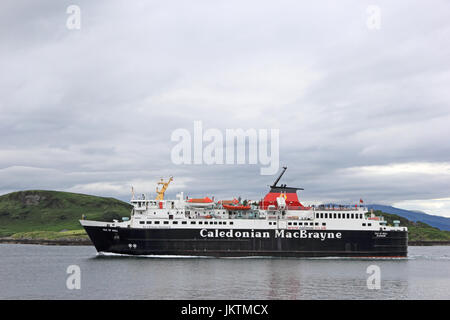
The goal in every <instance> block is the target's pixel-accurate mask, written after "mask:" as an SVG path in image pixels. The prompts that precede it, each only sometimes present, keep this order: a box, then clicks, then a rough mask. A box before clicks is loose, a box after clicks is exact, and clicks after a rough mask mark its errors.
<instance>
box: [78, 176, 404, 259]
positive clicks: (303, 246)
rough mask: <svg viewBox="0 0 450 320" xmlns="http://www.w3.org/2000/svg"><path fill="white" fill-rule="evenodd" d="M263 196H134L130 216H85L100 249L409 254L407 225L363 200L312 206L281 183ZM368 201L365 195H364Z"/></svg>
mask: <svg viewBox="0 0 450 320" xmlns="http://www.w3.org/2000/svg"><path fill="white" fill-rule="evenodd" d="M286 169H287V167H283V170H282V172H281V173H280V175H279V176H278V178H277V179H276V180H275V182H274V183H273V184H272V185H271V186H270V190H269V192H268V193H267V194H266V196H265V197H264V199H263V200H262V201H258V202H255V201H253V202H248V203H241V202H240V201H238V200H236V199H234V200H231V201H230V200H228V201H227V200H223V201H215V200H214V198H212V199H211V198H208V197H205V198H199V199H188V198H187V197H185V196H184V195H183V193H180V194H178V195H177V196H176V199H173V200H166V199H164V193H165V191H166V190H167V188H168V186H169V184H170V182H171V181H173V178H172V177H171V178H170V179H169V180H168V181H167V182H166V181H163V180H162V179H161V181H159V182H158V184H160V185H162V188H161V189H160V190H158V187H157V188H156V193H157V196H156V198H155V199H146V197H145V196H142V197H141V198H139V199H135V198H134V194H133V196H132V200H131V204H132V206H133V209H132V211H131V216H130V217H129V218H128V217H124V218H122V220H123V221H119V220H114V221H112V222H101V221H90V220H80V223H81V225H82V226H83V227H84V228H85V230H86V232H87V234H88V235H89V237H90V239H91V240H92V243H93V244H94V246H95V248H96V249H97V251H98V252H99V253H113V254H125V255H150V256H199V257H201V256H212V257H255V256H256V257H259V256H270V257H360V258H361V257H388V258H402V257H407V251H408V230H407V228H406V227H402V226H399V222H398V221H394V226H388V225H387V222H386V221H385V220H384V219H383V217H381V216H375V215H374V214H373V212H369V211H368V210H367V208H365V207H363V206H362V205H361V204H359V206H358V205H355V206H350V207H349V206H332V205H328V206H327V205H321V206H305V205H303V204H302V203H300V201H299V199H298V195H297V192H298V191H299V190H303V189H302V188H295V187H288V186H286V185H285V184H284V185H283V184H281V185H278V182H279V181H280V179H281V177H282V176H283V174H284V173H285V171H286ZM361 202H362V201H361Z"/></svg>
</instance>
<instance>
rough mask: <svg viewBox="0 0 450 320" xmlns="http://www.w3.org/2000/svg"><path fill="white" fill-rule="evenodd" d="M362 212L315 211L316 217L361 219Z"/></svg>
mask: <svg viewBox="0 0 450 320" xmlns="http://www.w3.org/2000/svg"><path fill="white" fill-rule="evenodd" d="M363 217H364V216H363V214H362V213H336V212H334V213H331V212H330V213H316V218H317V219H363Z"/></svg>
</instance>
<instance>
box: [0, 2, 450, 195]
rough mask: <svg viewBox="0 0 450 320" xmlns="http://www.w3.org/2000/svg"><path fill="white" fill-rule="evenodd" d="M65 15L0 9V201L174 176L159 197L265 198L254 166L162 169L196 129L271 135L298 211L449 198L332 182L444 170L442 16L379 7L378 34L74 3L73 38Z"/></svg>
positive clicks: (382, 182)
mask: <svg viewBox="0 0 450 320" xmlns="http://www.w3.org/2000/svg"><path fill="white" fill-rule="evenodd" d="M69 4H72V3H70V2H68V1H61V2H58V3H55V2H54V1H43V0H42V1H38V2H36V3H34V2H33V3H30V2H21V1H4V2H2V4H1V5H0V7H1V10H0V12H1V15H0V25H1V26H2V28H0V29H1V30H2V31H0V37H1V41H0V48H1V51H0V68H1V70H2V73H1V76H0V95H1V99H0V111H1V112H0V136H1V137H2V138H1V140H0V154H1V157H0V175H1V178H2V179H1V180H0V192H8V191H12V190H20V189H31V188H48V189H60V190H61V189H63V190H71V191H77V190H78V191H83V190H85V191H89V192H92V193H96V194H100V195H113V196H116V197H119V198H121V199H124V200H126V199H128V197H129V194H128V189H129V184H130V183H133V181H135V182H136V181H138V182H140V181H150V182H152V181H153V182H156V180H157V179H159V178H160V177H161V176H168V175H174V176H175V179H176V180H177V179H179V181H180V185H179V187H180V188H178V187H176V188H175V187H174V188H175V189H174V190H172V191H170V189H169V195H170V196H173V195H174V193H175V192H178V191H180V189H181V187H185V190H184V191H185V193H188V194H190V195H199V196H201V195H202V194H209V195H215V196H216V197H227V198H229V197H232V196H237V195H241V196H244V197H252V198H260V197H261V196H263V195H264V193H265V192H266V190H267V185H268V184H270V183H272V180H273V179H274V177H272V176H260V175H259V169H260V166H259V165H222V166H220V165H211V166H206V165H190V166H189V165H184V166H176V165H174V164H172V163H171V161H170V151H171V148H172V147H173V145H174V143H173V142H171V141H170V135H171V133H172V132H173V130H175V129H177V128H186V129H188V130H189V131H191V132H192V128H193V121H195V120H201V121H202V123H203V126H204V128H205V129H206V128H218V129H220V130H222V131H224V130H225V129H227V128H244V129H246V128H256V129H258V128H268V129H271V128H279V129H280V157H281V164H280V165H284V164H286V165H288V166H289V169H288V172H287V174H286V177H285V178H284V180H285V183H287V184H288V185H294V186H297V185H298V186H300V187H304V188H305V191H304V192H302V193H301V195H302V197H304V198H305V199H306V200H308V201H313V200H319V201H320V200H323V201H327V200H333V201H339V200H341V201H342V202H345V201H347V202H351V201H354V199H357V200H359V198H360V197H363V198H367V197H368V198H369V199H372V200H373V201H374V202H375V201H376V202H384V203H394V202H398V201H401V200H405V199H426V198H438V197H448V195H449V193H450V188H449V187H450V186H449V185H448V183H447V179H446V178H447V176H443V177H440V176H439V175H432V176H429V175H423V174H420V173H417V174H400V175H392V176H378V177H376V176H361V175H358V176H352V175H350V174H348V172H347V171H345V170H344V171H342V170H343V169H345V168H352V167H359V166H369V165H389V164H392V163H410V162H430V163H438V162H448V161H449V158H450V150H449V147H448V143H447V137H448V136H450V129H449V126H448V123H449V120H450V119H449V118H450V112H449V111H450V107H449V102H450V101H449V100H450V96H449V94H448V90H447V88H448V84H449V83H448V82H449V66H450V65H449V61H448V58H447V57H448V56H449V53H450V52H449V51H450V47H449V44H448V41H445V39H448V36H449V32H450V24H449V22H448V14H447V12H448V5H447V4H446V3H445V2H442V1H433V4H432V6H433V10H429V5H426V4H424V3H422V2H420V1H413V2H410V1H399V2H395V3H392V2H389V1H381V2H379V3H378V4H377V5H379V7H380V8H381V14H382V16H381V18H382V20H381V23H382V24H381V29H380V30H379V31H371V30H369V29H367V27H366V18H367V13H366V7H367V4H363V3H358V2H352V1H345V2H339V4H338V3H336V2H333V1H329V2H326V3H321V4H312V3H310V4H300V3H298V2H296V1H281V2H277V3H276V4H275V3H274V2H271V1H258V2H256V1H254V2H248V3H245V4H244V3H242V2H237V1H231V2H228V1H227V2H215V1H202V2H197V3H185V2H182V1H173V2H167V3H157V2H144V1H142V2H136V3H134V4H132V5H124V3H123V2H122V1H95V2H92V1H80V2H79V6H80V7H81V12H82V28H81V30H79V31H69V30H67V29H66V28H65V20H66V18H67V14H66V12H65V9H66V8H67V6H68V5H69ZM27 175H29V176H30V177H31V178H30V179H27V178H26V177H27ZM140 185H141V186H142V187H145V188H149V189H150V190H140V191H141V192H153V187H150V186H149V185H147V184H144V183H142V184H140ZM150 185H151V183H150ZM120 186H122V187H120ZM102 187H104V189H103V190H102ZM125 190H126V191H125Z"/></svg>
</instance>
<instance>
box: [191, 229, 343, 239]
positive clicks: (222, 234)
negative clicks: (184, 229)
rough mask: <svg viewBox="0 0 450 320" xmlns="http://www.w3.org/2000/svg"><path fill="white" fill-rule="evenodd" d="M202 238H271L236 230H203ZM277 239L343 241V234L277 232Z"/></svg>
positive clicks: (259, 233)
mask: <svg viewBox="0 0 450 320" xmlns="http://www.w3.org/2000/svg"><path fill="white" fill-rule="evenodd" d="M200 236H201V237H202V238H265V239H269V238H271V236H270V232H269V231H255V230H254V229H252V230H250V231H234V230H227V231H225V230H218V229H215V230H208V229H201V230H200ZM274 237H275V238H286V239H318V240H320V241H325V240H326V239H342V233H341V232H330V231H327V232H323V231H309V232H308V231H306V230H299V231H288V230H275V233H274Z"/></svg>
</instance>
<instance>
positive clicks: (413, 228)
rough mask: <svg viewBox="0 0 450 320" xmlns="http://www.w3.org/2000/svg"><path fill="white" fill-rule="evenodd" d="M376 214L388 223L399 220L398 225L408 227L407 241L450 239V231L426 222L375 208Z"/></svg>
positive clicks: (391, 223)
mask: <svg viewBox="0 0 450 320" xmlns="http://www.w3.org/2000/svg"><path fill="white" fill-rule="evenodd" d="M374 213H375V214H376V215H377V216H380V215H381V216H383V217H384V219H385V220H386V221H387V223H388V225H394V223H393V221H394V220H399V221H400V226H404V227H408V239H409V241H450V231H443V230H440V229H438V228H435V227H432V226H430V225H428V224H426V223H423V222H420V221H417V222H413V221H410V220H408V219H406V218H403V217H401V216H398V215H395V214H389V213H385V212H382V211H379V210H375V211H374Z"/></svg>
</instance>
